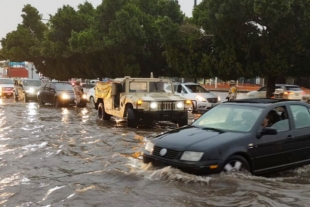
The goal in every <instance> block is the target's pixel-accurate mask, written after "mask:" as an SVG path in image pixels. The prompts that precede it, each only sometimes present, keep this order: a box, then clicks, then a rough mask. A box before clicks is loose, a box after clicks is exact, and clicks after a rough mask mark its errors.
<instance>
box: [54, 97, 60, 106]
mask: <svg viewBox="0 0 310 207" xmlns="http://www.w3.org/2000/svg"><path fill="white" fill-rule="evenodd" d="M60 107H61V103H60V100H59V99H58V98H56V99H55V108H60Z"/></svg>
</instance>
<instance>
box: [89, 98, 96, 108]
mask: <svg viewBox="0 0 310 207" xmlns="http://www.w3.org/2000/svg"><path fill="white" fill-rule="evenodd" d="M89 106H90V107H91V108H94V107H95V99H94V97H92V96H91V97H90V98H89Z"/></svg>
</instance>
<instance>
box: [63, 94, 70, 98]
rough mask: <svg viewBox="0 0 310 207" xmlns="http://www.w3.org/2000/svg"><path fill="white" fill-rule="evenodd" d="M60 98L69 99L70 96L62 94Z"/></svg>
mask: <svg viewBox="0 0 310 207" xmlns="http://www.w3.org/2000/svg"><path fill="white" fill-rule="evenodd" d="M61 98H62V99H69V98H70V96H69V95H68V94H66V93H63V94H62V95H61Z"/></svg>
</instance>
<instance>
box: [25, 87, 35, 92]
mask: <svg viewBox="0 0 310 207" xmlns="http://www.w3.org/2000/svg"><path fill="white" fill-rule="evenodd" d="M26 92H27V93H34V89H33V88H29V89H28V90H27V91H26Z"/></svg>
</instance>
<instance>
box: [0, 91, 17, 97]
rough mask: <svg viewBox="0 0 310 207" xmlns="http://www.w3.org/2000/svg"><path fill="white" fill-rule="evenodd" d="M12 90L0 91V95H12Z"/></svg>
mask: <svg viewBox="0 0 310 207" xmlns="http://www.w3.org/2000/svg"><path fill="white" fill-rule="evenodd" d="M13 93H14V92H13V91H1V92H0V94H1V96H13Z"/></svg>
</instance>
